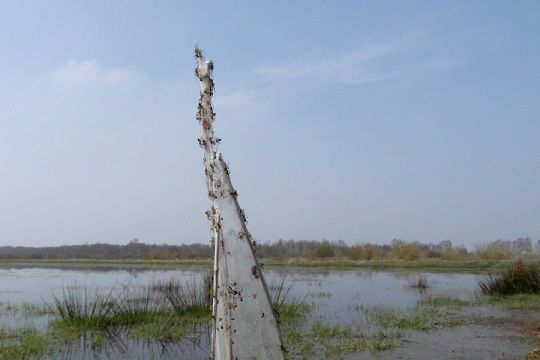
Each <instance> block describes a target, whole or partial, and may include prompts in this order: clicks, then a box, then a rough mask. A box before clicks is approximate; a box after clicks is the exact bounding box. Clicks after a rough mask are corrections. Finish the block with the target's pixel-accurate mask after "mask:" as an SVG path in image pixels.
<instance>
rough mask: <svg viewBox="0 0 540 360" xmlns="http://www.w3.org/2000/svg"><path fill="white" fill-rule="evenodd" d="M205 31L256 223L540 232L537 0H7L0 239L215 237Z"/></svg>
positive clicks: (360, 229) (359, 233) (223, 119)
mask: <svg viewBox="0 0 540 360" xmlns="http://www.w3.org/2000/svg"><path fill="white" fill-rule="evenodd" d="M195 43H198V44H200V46H201V47H202V48H203V49H204V50H206V54H207V56H208V57H210V58H213V59H214V61H215V63H216V66H215V81H216V96H215V108H216V112H217V120H216V123H215V127H216V132H217V134H218V136H220V137H221V138H223V143H222V148H221V149H222V151H223V154H224V157H225V159H226V160H227V161H228V162H229V164H230V167H231V170H232V179H233V182H234V184H235V186H236V187H237V189H238V192H239V194H240V197H239V200H240V203H241V205H242V206H243V207H244V208H245V210H246V213H247V216H248V219H249V224H248V226H249V228H250V230H251V231H252V233H253V235H254V237H255V238H257V239H258V240H259V241H273V240H277V239H279V238H284V239H289V238H295V239H322V238H326V239H329V240H337V239H343V240H345V241H347V242H348V243H355V242H367V241H370V242H376V243H386V242H389V241H391V240H392V239H393V238H402V239H405V240H418V241H423V242H424V241H432V242H438V241H441V240H446V239H449V240H452V241H453V242H454V243H457V244H466V245H469V246H473V245H475V244H478V243H482V242H487V241H492V240H496V239H499V238H502V239H515V238H517V237H520V236H529V237H531V238H533V239H538V238H540V186H538V183H539V181H540V180H539V179H540V136H539V135H540V101H539V100H540V3H539V2H537V1H519V2H513V1H506V2H501V1H475V2H470V1H407V2H398V1H336V2H323V1H295V2H289V1H272V2H259V1H238V2H215V3H213V2H204V1H194V2H181V1H170V2H169V1H152V2H151V1H146V2H143V1H114V2H111V1H91V2H88V1H86V2H83V1H50V2H38V1H5V2H2V3H1V4H0V84H1V85H0V163H1V164H2V166H1V167H0V179H1V180H0V185H1V190H0V245H32V246H37V245H60V244H71V243H87V242H110V243H126V242H128V241H130V240H131V239H133V238H138V239H140V241H144V242H153V243H163V242H166V243H192V242H207V241H208V239H209V235H210V229H209V224H208V223H207V221H206V218H205V216H204V211H205V210H206V209H207V207H208V206H209V201H208V199H207V198H206V195H205V193H206V191H205V183H204V178H203V176H204V175H203V164H202V152H201V149H200V148H199V147H198V145H197V142H196V138H197V137H198V136H199V134H200V128H199V125H198V123H197V122H196V120H195V111H196V102H197V98H198V84H197V81H196V79H195V78H194V76H193V68H194V59H193V47H194V44H195Z"/></svg>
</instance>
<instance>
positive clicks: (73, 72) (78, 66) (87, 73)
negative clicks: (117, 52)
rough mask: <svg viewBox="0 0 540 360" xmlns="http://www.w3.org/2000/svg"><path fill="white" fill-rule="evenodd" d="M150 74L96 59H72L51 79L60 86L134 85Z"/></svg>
mask: <svg viewBox="0 0 540 360" xmlns="http://www.w3.org/2000/svg"><path fill="white" fill-rule="evenodd" d="M145 79H148V76H147V75H146V74H145V73H142V72H137V71H133V70H129V69H121V68H107V67H103V66H102V65H101V64H100V63H99V62H97V61H95V60H86V61H73V60H70V61H68V62H67V63H65V64H64V65H63V66H62V67H61V68H59V69H57V70H55V71H54V72H53V73H52V74H51V80H52V82H53V83H54V84H56V85H59V86H87V85H101V86H111V87H115V86H123V85H134V84H137V83H139V82H141V81H143V80H145Z"/></svg>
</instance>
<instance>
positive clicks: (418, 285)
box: [409, 274, 431, 290]
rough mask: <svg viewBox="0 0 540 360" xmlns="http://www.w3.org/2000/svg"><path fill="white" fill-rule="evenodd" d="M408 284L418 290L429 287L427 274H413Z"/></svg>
mask: <svg viewBox="0 0 540 360" xmlns="http://www.w3.org/2000/svg"><path fill="white" fill-rule="evenodd" d="M409 286H410V287H411V288H413V289H418V290H426V289H428V288H429V287H431V285H430V282H429V280H428V277H427V275H424V274H419V275H417V276H415V277H414V279H413V280H412V282H411V283H410V285H409Z"/></svg>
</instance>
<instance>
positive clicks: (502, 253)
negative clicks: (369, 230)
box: [0, 238, 540, 260]
mask: <svg viewBox="0 0 540 360" xmlns="http://www.w3.org/2000/svg"><path fill="white" fill-rule="evenodd" d="M256 251H257V256H258V257H260V258H272V259H295V258H296V259H324V258H342V259H352V260H377V259H396V260H419V259H443V260H460V259H486V260H488V259H489V260H503V259H511V258H513V257H517V256H520V255H524V254H532V253H535V252H536V253H540V240H538V241H536V243H535V244H534V243H533V241H532V240H531V239H530V238H519V239H516V240H497V241H494V242H491V243H488V244H484V245H480V246H477V247H476V248H475V249H473V250H468V249H467V248H465V247H464V246H455V245H453V244H452V242H451V241H449V240H445V241H441V242H439V243H437V244H432V243H429V244H424V243H420V242H416V241H414V242H410V241H404V240H400V239H394V240H392V242H391V243H390V244H384V245H379V244H372V243H363V244H354V245H348V244H347V243H345V242H344V241H342V240H338V241H332V242H331V241H327V240H282V239H280V240H278V241H276V242H273V243H263V244H257V246H256ZM212 255H213V252H212V249H211V247H210V245H209V244H183V245H167V244H160V245H157V244H145V243H142V242H139V241H138V240H137V239H134V240H132V241H130V242H129V243H128V244H127V245H114V244H101V243H97V244H85V245H64V246H55V247H22V246H16V247H13V246H0V259H94V260H114V259H126V260H127V259H136V260H192V259H210V258H211V257H212Z"/></svg>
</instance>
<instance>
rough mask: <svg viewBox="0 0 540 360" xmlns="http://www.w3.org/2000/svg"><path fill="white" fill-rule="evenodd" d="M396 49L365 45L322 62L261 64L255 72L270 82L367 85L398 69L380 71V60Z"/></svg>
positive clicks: (388, 75)
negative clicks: (296, 80)
mask: <svg viewBox="0 0 540 360" xmlns="http://www.w3.org/2000/svg"><path fill="white" fill-rule="evenodd" d="M398 49H399V45H398V44H397V43H387V44H380V45H368V46H364V47H362V48H361V49H359V50H356V51H353V52H350V53H347V54H341V55H337V56H332V57H327V58H325V59H323V60H318V59H314V58H307V57H306V58H304V59H303V60H293V61H290V62H288V63H284V64H281V65H266V64H262V65H259V66H257V67H256V69H255V72H256V73H258V74H260V75H262V76H264V77H266V78H267V79H268V80H272V81H283V80H295V79H301V78H319V79H323V80H333V81H337V82H344V83H356V84H360V83H369V82H377V81H382V80H386V79H390V78H393V77H395V76H397V75H398V73H399V71H398V70H397V69H383V67H382V66H380V62H381V61H385V60H386V58H388V57H389V56H390V55H392V54H395V53H396V52H397V51H398Z"/></svg>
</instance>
